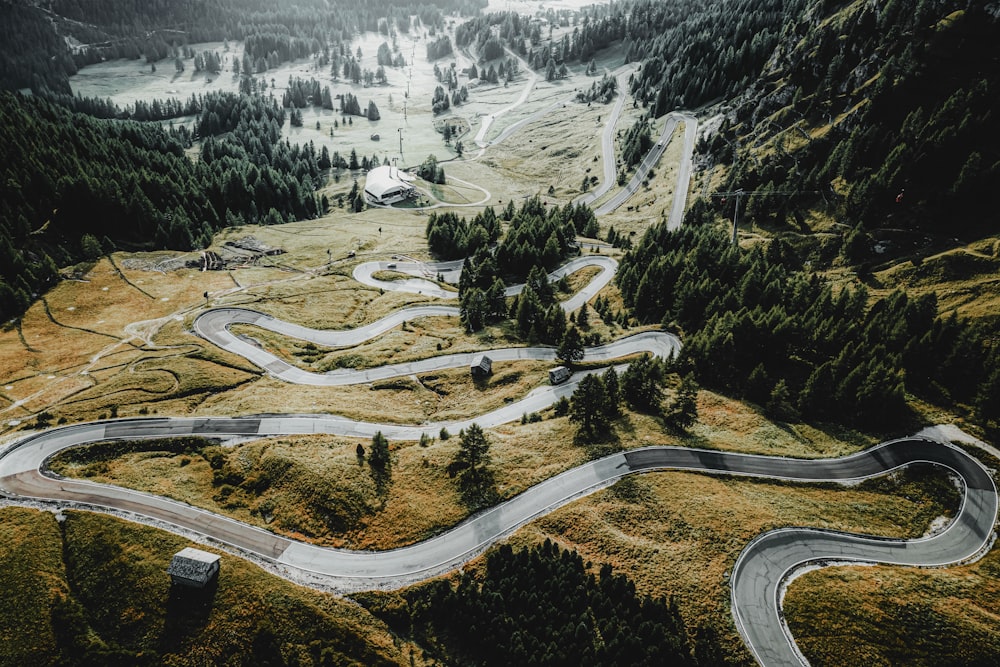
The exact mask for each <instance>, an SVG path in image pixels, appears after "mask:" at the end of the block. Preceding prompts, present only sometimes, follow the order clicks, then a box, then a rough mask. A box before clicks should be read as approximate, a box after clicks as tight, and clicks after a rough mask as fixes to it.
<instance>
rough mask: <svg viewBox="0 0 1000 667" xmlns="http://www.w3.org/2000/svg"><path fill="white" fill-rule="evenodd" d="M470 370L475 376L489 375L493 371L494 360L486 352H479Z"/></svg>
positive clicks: (483, 376)
mask: <svg viewBox="0 0 1000 667" xmlns="http://www.w3.org/2000/svg"><path fill="white" fill-rule="evenodd" d="M469 372H470V373H472V377H474V378H485V377H489V374H490V373H492V372H493V360H492V359H490V358H489V357H487V356H486V355H485V354H477V355H476V356H474V357H473V358H472V363H471V364H469Z"/></svg>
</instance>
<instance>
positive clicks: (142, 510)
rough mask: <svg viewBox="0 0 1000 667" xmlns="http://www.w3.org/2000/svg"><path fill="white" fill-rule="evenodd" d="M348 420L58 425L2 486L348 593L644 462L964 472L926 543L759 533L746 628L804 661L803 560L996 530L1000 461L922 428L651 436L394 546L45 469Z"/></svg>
mask: <svg viewBox="0 0 1000 667" xmlns="http://www.w3.org/2000/svg"><path fill="white" fill-rule="evenodd" d="M345 423H348V422H346V420H338V419H337V418H333V417H329V416H319V415H317V416H262V417H238V418H233V419H225V418H209V419H171V418H164V419H135V420H113V421H104V422H95V423H90V424H81V425H73V426H66V427H59V428H54V429H50V430H48V431H45V432H42V433H40V434H36V435H33V436H29V437H27V438H25V439H23V440H21V441H20V442H18V443H16V444H15V445H13V446H12V447H10V448H9V449H8V450H6V451H5V452H4V453H3V454H0V491H2V492H3V493H4V494H6V495H9V496H13V497H16V498H19V499H38V500H42V501H49V502H51V501H56V502H63V503H72V504H78V505H83V506H87V507H97V508H106V509H112V510H119V511H123V512H127V513H130V514H134V515H139V516H141V517H147V518H150V519H153V520H156V521H162V522H166V523H167V524H169V525H171V526H175V527H177V528H179V529H184V530H188V531H193V532H196V533H198V534H201V535H204V536H206V537H208V538H210V539H212V540H214V541H217V542H219V543H221V544H223V545H227V546H229V547H232V548H235V549H236V550H238V551H240V552H242V553H244V554H249V555H252V556H255V557H257V558H259V559H262V560H264V561H265V562H267V563H269V564H271V566H272V567H275V568H278V569H280V570H281V571H282V572H283V573H285V574H286V575H295V576H296V577H297V578H299V579H300V580H310V579H320V580H325V581H327V582H333V584H334V585H335V586H336V587H337V588H338V589H341V590H356V589H364V588H372V587H380V588H397V587H401V586H405V585H408V584H411V583H414V582H417V581H421V580H423V579H426V578H428V577H431V576H435V575H438V574H441V573H443V572H447V571H450V570H452V569H454V568H456V567H459V566H461V565H462V564H463V563H465V562H467V561H468V560H469V559H471V558H473V557H475V556H476V555H478V554H479V553H481V552H482V551H483V550H484V549H486V548H487V547H489V546H490V545H491V544H493V543H495V542H496V541H497V540H499V539H501V538H502V537H504V536H505V535H508V534H509V533H510V532H512V531H513V530H515V529H516V528H518V527H519V526H522V525H524V524H525V523H527V522H529V521H531V520H532V519H534V518H537V517H539V516H542V515H544V514H546V513H548V512H551V511H553V510H555V509H557V508H559V507H562V506H563V505H565V504H567V503H569V502H571V501H572V500H575V499H577V498H580V497H582V496H584V495H587V494H590V493H593V492H594V491H597V490H599V489H602V488H605V487H607V486H609V485H611V484H613V483H614V482H616V481H617V480H619V479H621V478H623V477H625V476H627V475H630V474H637V473H646V472H653V471H661V470H686V471H691V472H705V473H712V474H724V475H744V476H751V477H759V478H766V479H783V480H794V481H800V482H845V481H856V480H861V479H867V478H870V477H874V476H877V475H882V474H885V473H887V472H891V471H893V470H896V469H898V468H901V467H904V466H907V465H910V464H913V463H917V462H927V463H931V464H934V465H938V466H943V467H945V468H947V469H949V470H950V471H952V472H953V473H955V474H956V475H958V476H959V477H960V478H961V480H962V485H963V501H962V504H961V507H960V508H959V511H958V514H957V516H956V517H955V519H954V520H953V521H952V522H951V524H950V525H949V526H948V527H947V528H946V529H945V530H944V531H942V532H940V533H937V534H934V535H932V536H930V537H925V538H920V539H915V540H895V539H882V538H878V537H871V536H864V535H854V534H849V533H841V532H836V531H826V530H816V529H808V528H802V529H797V528H793V529H780V530H775V531H771V532H768V533H764V534H763V535H761V536H759V537H757V538H755V539H754V540H753V541H751V542H750V544H748V545H747V547H745V548H744V550H743V551H742V552H741V554H740V556H739V558H738V560H737V563H736V566H735V567H734V569H733V575H732V582H731V585H732V607H733V617H734V620H735V622H736V626H737V629H738V630H739V632H740V634H741V636H742V637H743V638H744V640H745V641H746V643H747V645H748V647H749V648H750V650H751V652H752V653H753V655H754V657H755V658H756V659H757V660H758V661H760V662H761V664H764V665H768V666H779V665H781V666H786V665H801V664H803V663H804V660H803V659H802V658H801V655H800V654H799V653H798V651H797V649H796V647H795V643H794V640H793V639H792V637H791V635H790V633H789V632H788V629H787V626H786V625H785V623H784V620H783V618H782V617H781V613H780V599H779V597H778V595H779V587H780V584H781V582H782V581H783V580H784V578H785V577H787V576H788V575H789V573H790V572H792V571H793V570H794V569H796V568H797V567H800V566H801V565H802V564H804V563H811V562H820V563H822V562H825V561H830V560H835V561H857V562H873V563H892V564H904V565H916V566H940V565H948V564H952V563H957V562H961V561H963V560H966V559H969V558H972V557H975V556H976V555H977V554H979V553H980V552H981V551H982V550H983V549H985V548H986V547H988V546H989V545H990V543H991V541H992V539H993V527H994V524H995V522H996V518H997V502H998V501H997V492H996V487H995V485H994V483H993V480H992V478H991V476H990V474H989V472H988V471H987V470H986V469H985V468H984V467H983V465H982V464H981V463H979V462H978V461H977V460H976V459H974V458H972V457H971V456H969V455H968V454H966V453H965V452H964V451H963V450H961V449H959V448H957V447H954V446H952V445H950V444H946V443H939V442H934V441H932V440H928V439H925V438H919V437H911V438H905V439H901V440H895V441H891V442H887V443H883V444H881V445H878V446H876V447H874V448H872V449H869V450H866V451H862V452H858V453H856V454H852V455H849V456H844V457H841V458H837V459H816V460H804V459H788V458H780V457H770V456H760V455H750V454H737V453H729V452H719V451H711V450H703V449H690V448H680V447H647V448H643V449H636V450H631V451H627V452H620V453H616V454H612V455H610V456H607V457H604V458H601V459H598V460H596V461H591V462H589V463H585V464H583V465H581V466H578V467H576V468H573V469H571V470H568V471H566V472H564V473H562V474H560V475H557V476H555V477H552V478H550V479H548V480H546V481H544V482H541V483H540V484H537V485H536V486H533V487H531V488H530V489H528V490H527V491H525V492H524V493H522V494H520V495H518V496H516V497H514V498H512V499H510V500H508V501H506V502H504V503H502V504H500V505H498V506H496V507H494V508H491V509H490V510H487V511H486V512H483V513H481V514H479V515H476V516H474V517H472V518H470V519H468V520H466V521H464V522H462V523H461V524H459V525H457V526H455V527H454V528H452V529H450V530H448V531H446V532H444V533H442V534H440V535H438V536H436V537H433V538H430V539H428V540H425V541H423V542H419V543H417V544H414V545H411V546H407V547H403V548H400V549H394V550H391V551H382V552H358V551H349V550H342V549H330V548H323V547H317V546H314V545H310V544H306V543H302V542H296V541H294V540H290V539H288V538H285V537H281V536H278V535H274V534H272V533H269V532H267V531H264V530H261V529H258V528H254V527H252V526H248V525H246V524H243V523H240V522H238V521H234V520H232V519H229V518H227V517H223V516H220V515H217V514H213V513H211V512H208V511H205V510H201V509H198V508H194V507H191V506H189V505H186V504H183V503H178V502H175V501H171V500H167V499H164V498H161V497H157V496H152V495H149V494H144V493H139V492H136V491H131V490H128V489H123V488H120V487H114V486H108V485H102V484H94V483H91V482H86V481H80V480H71V479H64V478H58V477H54V476H52V475H51V474H49V475H46V474H44V472H43V470H44V467H45V462H46V460H47V459H48V458H49V457H51V456H52V455H54V454H55V453H57V452H59V451H61V450H63V449H66V448H69V447H74V446H78V445H82V444H86V443H88V442H95V441H99V440H105V439H111V438H124V439H134V438H148V437H165V436H179V435H206V436H216V437H252V436H268V435H280V434H293V433H294V434H301V433H331V432H334V433H335V432H341V431H340V427H341V426H342V425H343V424H345Z"/></svg>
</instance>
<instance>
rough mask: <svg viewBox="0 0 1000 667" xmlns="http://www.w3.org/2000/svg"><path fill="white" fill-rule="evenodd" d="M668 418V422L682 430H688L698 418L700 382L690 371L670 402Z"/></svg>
mask: <svg viewBox="0 0 1000 667" xmlns="http://www.w3.org/2000/svg"><path fill="white" fill-rule="evenodd" d="M666 418H667V421H668V422H670V423H671V424H673V425H674V426H676V427H677V428H680V429H682V430H687V429H688V428H690V427H691V426H692V425H693V424H694V423H695V422H696V421H697V420H698V383H697V382H695V379H694V375H693V374H691V373H688V374H687V375H685V376H684V378H683V379H682V380H681V384H680V387H679V388H678V389H677V395H676V396H675V397H674V399H673V400H672V401H671V402H670V407H669V408H668V410H667V415H666Z"/></svg>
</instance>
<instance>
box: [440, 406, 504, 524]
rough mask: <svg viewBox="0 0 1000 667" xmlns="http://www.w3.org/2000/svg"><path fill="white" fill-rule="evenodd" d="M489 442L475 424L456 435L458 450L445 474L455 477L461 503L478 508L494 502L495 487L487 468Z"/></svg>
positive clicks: (491, 473) (491, 472) (490, 472)
mask: <svg viewBox="0 0 1000 667" xmlns="http://www.w3.org/2000/svg"><path fill="white" fill-rule="evenodd" d="M490 462H491V458H490V441H489V439H488V438H487V437H486V434H485V433H484V432H483V429H482V428H481V427H480V426H479V425H478V424H472V425H471V426H469V427H468V428H466V429H463V430H462V431H460V432H459V434H458V451H457V452H456V453H455V458H454V459H452V461H451V463H450V464H449V465H448V475H449V476H450V477H455V476H456V475H457V477H458V490H459V493H460V494H461V496H462V500H463V502H465V504H466V505H468V506H469V507H471V508H473V509H478V508H479V507H483V506H486V505H489V504H492V503H493V502H495V501H496V496H497V493H496V486H495V482H494V479H493V471H492V470H491V469H490V467H489V466H490Z"/></svg>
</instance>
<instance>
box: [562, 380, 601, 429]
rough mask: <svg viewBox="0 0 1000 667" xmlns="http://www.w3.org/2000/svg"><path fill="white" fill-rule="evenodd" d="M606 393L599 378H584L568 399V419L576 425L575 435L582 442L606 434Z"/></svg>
mask: <svg viewBox="0 0 1000 667" xmlns="http://www.w3.org/2000/svg"><path fill="white" fill-rule="evenodd" d="M607 402H608V401H607V392H606V390H605V387H604V382H603V381H602V380H601V377H600V376H599V375H596V374H591V375H587V376H585V377H584V378H583V379H582V380H580V384H579V385H577V387H576V391H574V392H573V397H572V398H571V399H570V408H569V417H570V420H571V421H573V422H576V424H577V425H578V429H579V430H578V431H577V434H578V436H579V438H580V439H581V440H583V441H584V442H593V441H595V440H596V439H598V438H600V437H601V436H603V435H604V434H606V433H607V430H608V427H609V425H610V421H609V419H608V414H607Z"/></svg>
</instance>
